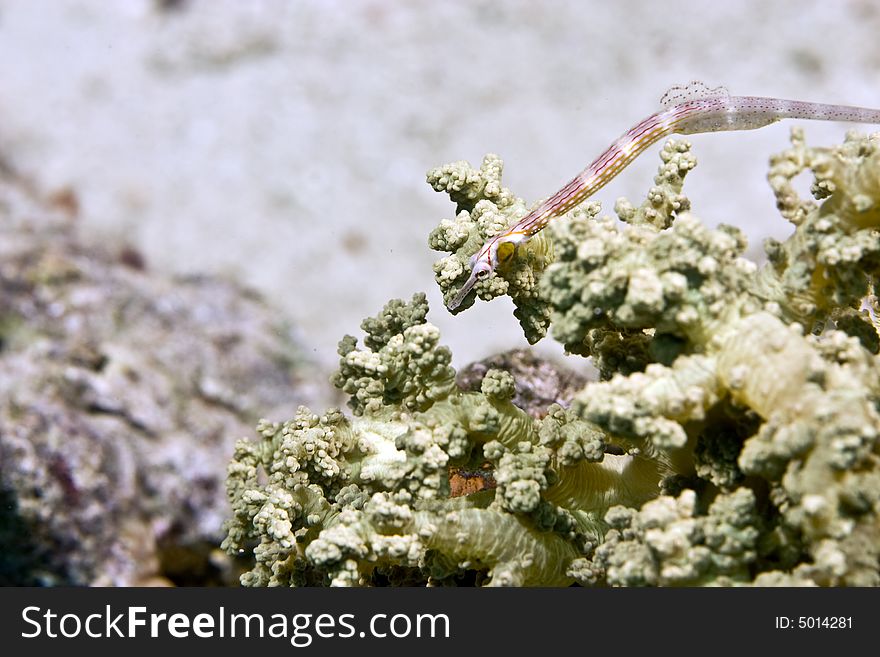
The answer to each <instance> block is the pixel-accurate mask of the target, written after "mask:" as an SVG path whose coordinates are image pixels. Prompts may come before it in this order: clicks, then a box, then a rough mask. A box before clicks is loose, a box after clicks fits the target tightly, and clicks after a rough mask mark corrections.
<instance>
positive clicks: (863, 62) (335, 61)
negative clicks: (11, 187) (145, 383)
mask: <svg viewBox="0 0 880 657" xmlns="http://www.w3.org/2000/svg"><path fill="white" fill-rule="evenodd" d="M878 34H880V3H877V2H876V1H874V0H841V1H838V2H827V1H826V2H818V1H815V2H810V1H807V0H728V1H727V2H724V3H708V2H704V1H702V0H693V1H678V2H638V1H636V0H617V1H615V2H613V3H611V2H576V1H571V2H566V1H562V0H550V1H544V2H534V1H531V2H529V1H508V2H492V1H488V0H468V1H465V0H445V1H444V2H428V1H418V0H414V1H408V2H403V1H392V0H347V1H342V0H314V1H290V2H285V1H282V0H262V1H260V0H164V1H159V0H115V1H114V2H105V1H101V0H2V1H0V164H2V165H3V166H4V167H6V168H9V169H11V170H14V171H15V172H17V173H18V174H19V175H23V176H26V177H27V178H28V179H29V180H31V181H32V183H33V184H34V185H35V186H36V187H37V188H38V189H40V190H42V191H43V192H44V193H46V194H56V195H57V194H60V195H62V197H63V198H67V199H68V200H69V201H70V202H72V203H75V204H76V205H77V207H78V217H79V219H78V221H79V224H80V228H79V230H80V232H81V234H82V235H83V236H84V237H85V238H86V239H87V240H89V241H92V242H94V243H100V244H102V245H110V246H111V247H113V248H118V249H120V250H121V249H131V250H134V251H136V252H139V253H140V254H142V255H143V257H144V259H145V261H146V263H147V266H148V267H149V268H150V269H152V270H159V271H162V272H168V273H184V274H192V273H210V274H218V275H221V276H225V277H228V278H231V279H235V280H238V281H241V282H244V283H245V284H248V285H250V286H253V287H254V288H256V289H258V290H259V291H261V292H262V293H263V294H265V295H266V296H267V297H268V298H269V299H270V300H271V303H273V304H274V305H275V306H276V307H277V308H278V311H279V312H280V313H283V314H284V315H285V317H286V318H287V319H289V321H290V323H291V325H292V326H293V327H294V329H295V331H296V332H297V334H298V336H299V338H300V340H301V341H302V343H303V344H304V345H305V346H306V348H307V351H308V353H310V354H311V355H312V357H313V358H314V359H315V361H316V362H317V363H318V364H319V365H320V367H321V368H322V370H323V371H325V372H329V371H330V370H331V369H332V367H333V366H334V364H335V360H336V354H335V349H336V343H337V341H338V340H339V339H340V338H341V337H342V335H343V334H345V333H351V334H359V329H358V325H359V323H360V321H361V319H362V318H363V317H365V316H368V315H372V314H375V313H376V312H377V311H378V309H379V308H380V307H381V306H382V304H383V303H385V302H386V301H387V300H388V299H390V298H392V297H404V298H408V297H409V296H410V295H412V293H413V292H416V291H425V292H427V293H428V297H429V300H430V302H431V306H432V311H431V314H430V316H429V319H430V321H432V322H433V323H435V324H437V325H438V326H440V328H441V330H442V332H443V335H444V342H445V343H446V344H448V345H450V346H451V347H452V350H453V354H454V364H455V365H456V366H458V367H460V366H462V365H464V364H465V363H467V362H470V361H472V360H475V359H478V358H482V357H485V356H487V355H489V354H492V353H495V352H498V351H500V350H504V349H509V348H512V347H518V346H524V345H525V344H526V343H525V340H524V339H523V337H522V334H521V333H520V331H519V328H518V326H517V322H516V320H515V319H514V318H513V317H512V315H511V311H512V306H511V305H510V304H509V303H506V302H504V301H502V300H498V301H495V302H493V303H491V304H485V303H478V304H477V305H476V306H475V307H474V308H472V309H471V310H469V311H468V312H466V313H464V314H463V315H461V316H459V317H456V318H453V317H451V316H450V315H449V314H448V313H447V312H446V310H445V309H444V308H443V305H442V302H441V300H440V296H439V294H438V292H437V289H436V286H435V284H434V282H433V274H432V270H431V264H432V262H433V261H434V260H435V259H437V258H438V257H439V256H440V254H436V253H433V252H431V251H429V250H428V248H427V235H428V232H429V231H430V230H431V229H432V228H433V227H434V226H435V225H436V224H437V223H438V222H439V220H440V219H442V218H444V217H452V216H453V213H454V207H453V206H452V204H451V203H450V202H449V201H448V199H446V198H445V197H444V196H442V195H439V194H436V193H434V192H433V191H432V190H431V189H430V188H429V187H428V186H427V185H426V184H425V182H424V176H425V172H426V171H427V170H428V169H429V168H431V167H433V166H436V165H439V164H442V163H445V162H449V161H453V160H458V159H466V160H469V161H470V162H472V163H473V164H478V163H479V161H480V159H481V158H482V156H483V155H484V154H485V153H487V152H495V153H498V154H499V155H500V156H501V157H502V158H504V160H505V163H506V168H505V175H504V179H505V183H506V185H507V186H509V187H510V188H511V189H512V190H513V191H514V192H515V193H516V194H517V195H519V196H522V197H524V198H525V199H526V200H527V201H528V202H530V203H531V202H534V201H536V200H538V199H540V198H542V197H545V196H548V195H550V194H552V193H553V192H554V191H556V189H557V188H558V187H559V186H560V185H561V184H562V183H564V182H565V181H567V180H568V179H569V178H570V177H571V176H573V175H574V174H575V173H577V172H578V171H580V170H581V169H582V168H583V167H584V166H585V165H586V164H587V163H589V162H590V161H591V160H592V159H593V158H594V157H595V156H596V155H598V154H599V153H600V152H601V151H602V150H603V149H604V148H605V147H606V146H607V145H608V144H609V143H610V142H611V141H612V140H613V139H615V138H616V137H617V136H618V135H619V134H621V133H622V132H623V131H625V130H626V129H628V128H629V127H630V126H631V125H632V124H634V123H635V122H637V121H639V120H640V119H642V118H643V117H645V116H647V115H648V114H650V113H652V112H654V111H655V110H656V109H657V108H658V106H659V105H658V99H659V98H660V96H661V95H662V94H663V92H664V91H665V90H666V89H667V88H668V87H670V86H672V85H674V84H678V83H684V82H687V81H689V80H692V79H700V80H704V81H706V82H707V83H710V84H712V85H715V84H724V85H726V86H727V87H728V89H729V90H730V91H731V93H734V94H744V95H768V96H780V97H784V98H796V99H804V100H815V101H822V102H832V103H846V104H857V105H866V106H874V107H878V106H880V39H878V38H877V35H878ZM802 124H803V125H804V127H805V128H806V130H807V138H808V141H809V143H811V144H815V145H819V144H831V143H834V142H838V141H840V140H841V139H842V138H843V136H844V133H845V131H846V130H847V129H848V128H850V127H851V126H845V125H840V124H821V123H809V124H807V123H805V122H804V123H802ZM791 125H792V122H785V123H782V124H777V125H775V126H771V127H769V128H765V129H763V130H759V131H756V132H749V133H721V134H714V135H701V136H694V137H692V138H691V141H692V143H693V144H694V152H695V154H696V156H697V158H698V162H699V166H698V168H697V170H696V171H695V172H694V173H692V174H691V175H690V176H689V178H688V184H687V185H686V188H685V191H686V192H687V193H688V195H689V196H690V197H691V199H692V202H693V209H694V211H695V212H696V213H697V214H698V215H699V216H700V217H701V218H703V219H704V220H705V221H706V222H707V223H709V224H711V225H716V224H718V223H722V222H724V223H733V224H736V225H738V226H740V227H742V228H744V229H745V230H746V231H747V233H748V235H749V237H750V253H751V254H752V255H754V256H756V257H758V256H759V254H760V251H761V248H760V243H761V239H762V238H763V237H766V236H768V235H774V236H777V237H782V236H785V235H787V234H788V232H789V228H788V226H787V225H786V224H785V223H784V222H783V220H782V219H780V218H779V216H778V214H777V213H776V211H775V208H774V200H773V197H772V194H771V192H770V190H769V187H768V186H767V185H766V183H765V180H764V177H765V174H766V169H767V159H768V157H769V156H770V155H771V154H772V153H774V152H777V151H780V150H782V149H784V148H785V147H786V146H787V143H788V132H789V130H790V128H791ZM861 129H862V130H867V129H869V128H867V127H862V128H861ZM659 150H660V147H659V146H657V147H654V148H652V149H650V150H649V151H648V152H647V153H646V154H645V155H643V156H642V158H641V159H640V160H639V161H637V162H636V163H635V164H634V165H632V166H631V167H630V168H629V169H627V170H626V171H625V172H624V173H623V174H622V175H621V176H620V177H619V178H618V179H617V180H616V181H615V182H614V183H613V184H612V185H610V186H609V187H608V188H606V189H604V190H602V191H601V192H600V194H599V196H598V198H599V200H601V201H602V203H603V207H604V208H605V211H607V212H610V211H611V209H612V207H613V204H614V201H615V199H616V198H617V197H618V196H627V197H629V198H630V199H631V200H632V201H633V202H636V203H638V202H640V201H641V199H642V198H643V196H644V194H645V193H646V191H647V190H648V188H649V186H650V185H651V183H652V178H653V175H654V171H655V169H656V167H657V164H658V163H659V160H658V157H657V153H658V152H659ZM804 188H806V182H805V183H804ZM551 342H552V341H550V340H545V343H546V344H544V345H542V347H541V348H542V349H543V350H544V353H545V354H546V353H549V354H556V355H558V347H555V348H554V346H553V344H552V343H551Z"/></svg>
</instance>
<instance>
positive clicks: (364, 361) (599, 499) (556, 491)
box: [224, 295, 667, 585]
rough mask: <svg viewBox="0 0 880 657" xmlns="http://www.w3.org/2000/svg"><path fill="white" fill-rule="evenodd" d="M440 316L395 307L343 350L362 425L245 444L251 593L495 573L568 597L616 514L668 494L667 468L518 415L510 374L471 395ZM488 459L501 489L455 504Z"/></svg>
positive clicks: (305, 425)
mask: <svg viewBox="0 0 880 657" xmlns="http://www.w3.org/2000/svg"><path fill="white" fill-rule="evenodd" d="M426 311H427V307H426V306H425V302H424V296H423V295H415V296H414V297H413V299H412V301H411V302H410V303H403V302H400V301H392V302H390V303H389V304H388V305H386V307H385V308H384V309H383V311H382V313H380V315H378V316H377V317H376V318H373V319H371V320H366V321H365V322H364V323H363V328H364V330H365V331H366V332H367V337H366V338H365V339H364V345H365V346H364V347H363V348H361V349H358V348H357V346H356V342H355V341H354V339H353V338H346V339H345V340H344V341H343V343H342V344H343V346H342V347H341V348H340V355H341V358H340V369H339V370H338V371H337V373H336V374H335V375H334V377H333V381H334V382H335V383H336V385H338V386H339V387H342V388H343V389H344V390H346V392H348V393H349V395H350V399H351V404H350V405H351V406H352V408H353V409H354V411H355V413H356V414H357V415H356V416H355V417H354V418H351V419H349V418H347V417H346V416H344V415H343V414H342V413H340V412H339V411H337V410H330V411H328V412H327V413H325V414H324V415H321V416H318V415H316V414H313V413H312V412H311V411H309V410H308V409H305V408H301V409H300V410H299V412H298V413H297V416H296V417H295V418H294V419H293V420H291V421H289V422H285V423H268V422H263V423H261V425H260V427H259V429H258V432H259V434H260V436H261V441H260V442H259V443H250V442H247V441H241V442H240V443H239V445H238V449H237V452H236V455H235V459H234V460H233V462H232V463H231V464H230V470H229V485H228V489H229V497H230V501H231V503H232V506H233V509H234V510H235V515H234V516H233V518H231V519H230V520H229V521H228V522H227V530H228V537H227V539H226V541H225V543H224V547H225V548H226V549H227V550H228V551H230V552H235V551H238V550H242V549H243V548H244V547H245V546H246V545H248V544H249V543H250V542H252V541H257V542H258V545H257V547H256V548H255V550H254V555H255V557H256V565H255V567H254V568H253V569H252V570H251V571H249V572H248V573H247V574H246V575H245V576H244V577H243V578H242V582H243V583H245V584H249V585H289V584H309V583H326V584H334V585H357V584H366V583H375V581H376V579H377V578H383V577H388V576H389V573H392V572H393V573H396V575H395V576H396V577H400V576H402V575H401V574H402V573H404V572H408V573H409V574H408V575H406V577H407V578H409V580H419V579H421V580H422V581H432V582H438V583H439V582H443V581H447V580H451V579H454V578H456V577H460V576H461V575H462V573H466V572H474V571H482V572H484V577H485V578H486V581H488V582H489V583H491V584H493V585H501V584H512V585H513V584H518V585H531V584H553V585H561V584H567V583H570V582H571V581H572V578H571V577H570V576H568V575H566V570H567V568H568V564H569V562H571V561H572V560H574V559H576V558H579V557H583V556H584V555H586V554H587V552H588V550H589V549H590V548H591V546H592V545H594V544H595V542H597V541H598V540H599V539H600V537H601V535H602V532H603V531H604V524H603V522H602V516H603V514H604V513H605V511H606V510H607V508H608V507H609V506H611V505H613V504H617V503H621V502H632V501H633V500H635V501H636V502H641V501H644V500H647V499H650V498H651V497H653V496H654V495H655V494H656V490H657V488H658V485H659V482H660V480H661V479H662V478H663V477H664V476H665V475H666V474H667V471H666V469H665V467H663V466H661V465H658V461H657V460H656V459H648V458H645V457H643V456H640V455H638V454H632V455H606V454H605V452H604V445H605V443H604V434H603V432H601V431H600V430H598V429H597V428H595V427H592V426H591V425H590V424H589V423H587V422H585V421H583V420H581V419H579V418H576V417H574V416H572V415H570V414H568V413H566V412H565V411H564V410H563V409H561V408H559V407H556V408H555V409H551V413H550V414H549V415H548V416H547V417H546V418H545V419H544V420H542V421H539V420H536V419H534V418H532V417H531V416H530V415H528V414H526V413H525V412H524V411H522V410H521V409H519V408H517V407H516V406H514V405H513V404H512V402H511V401H510V400H511V398H512V397H513V395H514V392H515V386H514V381H513V377H511V376H510V375H509V374H507V373H506V372H501V371H498V370H489V371H488V372H487V373H486V375H485V377H484V378H483V383H482V388H481V392H479V393H473V392H462V391H460V390H458V389H457V388H455V386H454V385H452V381H453V380H454V371H452V369H451V367H450V366H449V364H448V363H449V356H448V350H446V349H445V348H444V347H440V346H438V345H437V341H436V336H437V330H436V328H435V327H433V326H431V325H430V324H428V323H426V322H425V313H426ZM425 336H430V339H427V338H425ZM425 345H429V347H428V348H426V347H425ZM485 461H488V462H490V463H492V464H494V466H495V477H496V480H497V482H498V487H497V489H496V490H495V491H492V490H487V491H483V492H482V493H477V494H475V495H471V496H468V497H466V498H451V497H450V486H449V468H450V466H455V465H467V464H479V463H481V462H485Z"/></svg>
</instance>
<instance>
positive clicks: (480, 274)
mask: <svg viewBox="0 0 880 657" xmlns="http://www.w3.org/2000/svg"><path fill="white" fill-rule="evenodd" d="M488 275H489V270H488V269H480V270H479V271H477V272H476V276H477V278H486V276H488Z"/></svg>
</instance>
